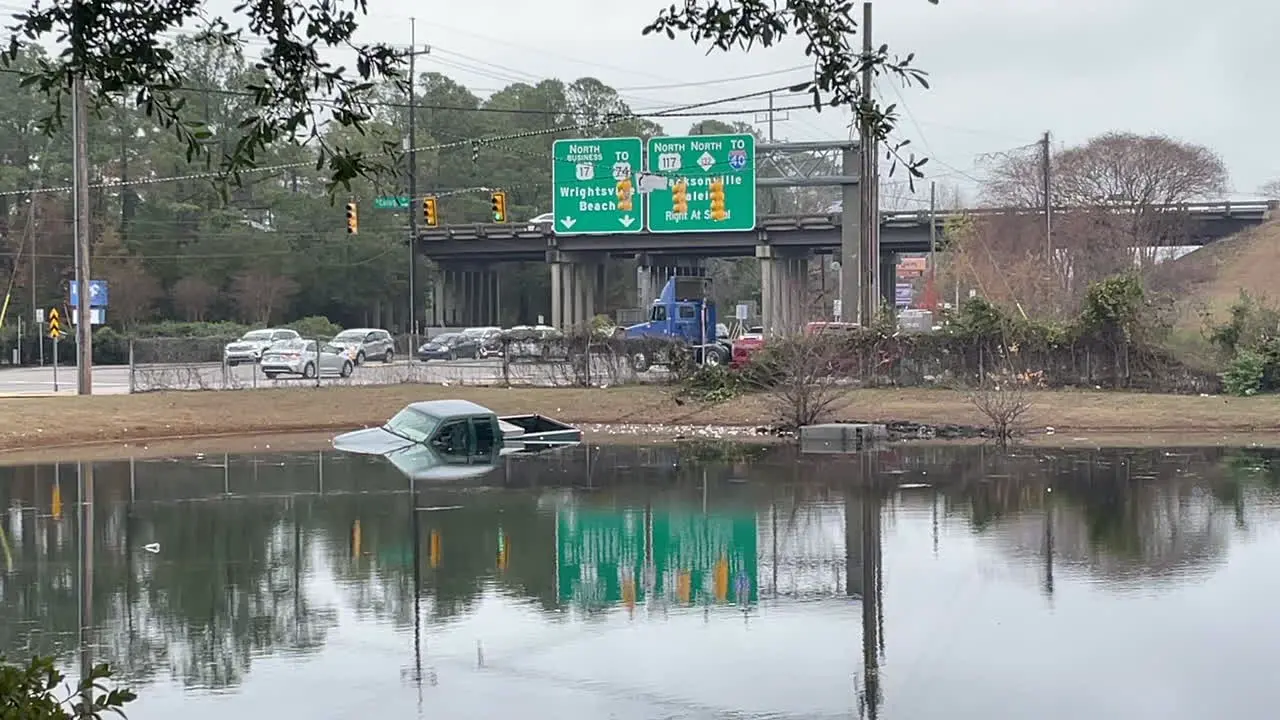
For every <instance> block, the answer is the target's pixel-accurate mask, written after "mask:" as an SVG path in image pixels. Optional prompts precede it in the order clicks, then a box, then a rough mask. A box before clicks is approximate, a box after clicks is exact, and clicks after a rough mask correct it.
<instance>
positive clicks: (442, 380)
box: [0, 359, 659, 396]
mask: <svg viewBox="0 0 1280 720" xmlns="http://www.w3.org/2000/svg"><path fill="white" fill-rule="evenodd" d="M658 374H659V373H656V372H654V371H650V372H649V373H647V375H650V376H656V375H658ZM622 375H630V373H629V372H627V371H625V370H623V369H621V368H617V367H615V366H614V364H613V363H606V362H603V361H596V362H593V363H592V377H591V384H593V385H606V384H610V383H616V382H619V380H620V376H622ZM504 379H509V380H510V382H511V383H512V384H516V385H538V386H547V387H549V386H556V385H568V384H575V381H576V380H578V378H576V377H575V373H574V372H573V371H572V370H571V369H569V368H568V367H567V366H566V365H564V364H533V363H512V364H511V365H510V366H509V368H508V369H507V376H506V378H504V374H503V367H502V361H501V360H497V359H494V360H452V361H431V362H425V363H424V362H420V361H417V360H400V361H397V362H393V363H390V364H383V363H378V362H370V363H365V364H364V365H361V366H359V367H357V368H356V370H355V372H354V373H353V374H352V375H351V377H349V378H337V377H323V378H321V379H320V384H321V385H392V384H399V383H433V384H450V385H494V384H498V383H501V382H503V381H504ZM625 379H630V378H625ZM56 383H57V386H56V392H57V394H59V395H63V394H66V395H74V394H75V392H76V369H75V367H74V366H71V367H67V366H61V367H59V368H58V371H57V379H56ZM315 383H316V381H315V380H314V379H311V380H303V379H301V378H290V377H282V378H278V379H276V380H269V379H267V377H266V376H264V375H263V374H262V373H261V372H260V371H259V370H258V368H257V367H256V366H252V365H240V366H237V367H226V366H223V365H221V364H219V363H197V364H177V363H165V364H155V365H141V366H138V367H136V368H135V369H134V372H133V377H132V387H133V389H134V390H135V391H137V392H147V391H155V390H252V389H257V388H269V387H308V386H313V385H315ZM130 386H131V383H130V372H129V367H128V366H127V365H98V366H96V367H94V369H93V393H94V394H95V395H115V394H127V393H129V391H130ZM54 392H55V378H54V370H53V367H52V366H45V367H23V368H5V369H0V396H12V395H48V394H51V393H54Z"/></svg>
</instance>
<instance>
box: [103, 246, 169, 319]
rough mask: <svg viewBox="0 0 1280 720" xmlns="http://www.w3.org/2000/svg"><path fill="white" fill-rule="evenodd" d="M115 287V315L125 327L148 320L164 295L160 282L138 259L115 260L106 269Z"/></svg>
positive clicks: (111, 284)
mask: <svg viewBox="0 0 1280 720" xmlns="http://www.w3.org/2000/svg"><path fill="white" fill-rule="evenodd" d="M103 274H104V275H105V276H106V279H107V283H108V284H109V285H110V287H111V314H112V315H113V316H114V317H115V318H116V319H118V320H120V321H121V322H122V323H124V324H125V325H134V324H136V323H139V322H142V321H143V320H147V319H149V318H150V317H151V314H152V312H154V311H155V302H156V300H158V299H160V297H161V296H162V295H164V292H163V290H161V288H160V283H159V282H157V281H156V279H155V278H153V277H152V276H151V273H149V272H147V271H146V269H145V268H143V267H142V263H141V262H140V261H139V260H138V259H137V258H129V259H127V260H121V261H113V262H111V263H110V264H109V265H107V267H105V268H104V269H103Z"/></svg>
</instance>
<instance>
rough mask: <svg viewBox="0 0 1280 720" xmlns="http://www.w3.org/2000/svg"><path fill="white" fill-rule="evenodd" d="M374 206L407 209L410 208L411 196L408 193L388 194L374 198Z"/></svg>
mask: <svg viewBox="0 0 1280 720" xmlns="http://www.w3.org/2000/svg"><path fill="white" fill-rule="evenodd" d="M373 207H374V209H375V210H407V209H409V197H408V196H407V195H400V196H398V197H397V196H394V195H386V196H383V197H379V198H374V199H373Z"/></svg>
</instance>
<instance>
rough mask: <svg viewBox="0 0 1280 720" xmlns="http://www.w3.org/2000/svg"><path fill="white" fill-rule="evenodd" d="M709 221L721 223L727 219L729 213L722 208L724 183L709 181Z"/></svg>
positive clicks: (721, 181)
mask: <svg viewBox="0 0 1280 720" xmlns="http://www.w3.org/2000/svg"><path fill="white" fill-rule="evenodd" d="M710 190H711V193H710V194H711V220H712V221H713V222H721V221H723V220H727V219H729V213H728V211H726V210H725V208H724V181H723V180H712V181H711V188H710Z"/></svg>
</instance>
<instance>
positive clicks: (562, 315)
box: [548, 251, 604, 330]
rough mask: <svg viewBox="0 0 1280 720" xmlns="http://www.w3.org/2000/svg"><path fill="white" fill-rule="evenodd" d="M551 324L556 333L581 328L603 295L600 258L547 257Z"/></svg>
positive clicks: (552, 254)
mask: <svg viewBox="0 0 1280 720" xmlns="http://www.w3.org/2000/svg"><path fill="white" fill-rule="evenodd" d="M548 260H549V263H550V266H551V324H552V326H554V327H556V328H558V329H560V330H570V329H573V328H580V327H585V326H586V325H587V324H588V323H590V322H591V319H592V318H593V317H595V314H596V308H597V301H598V300H601V299H602V294H603V292H604V281H603V277H604V258H602V257H599V256H597V255H596V254H594V253H590V254H589V253H567V252H560V251H551V252H550V253H548Z"/></svg>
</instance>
